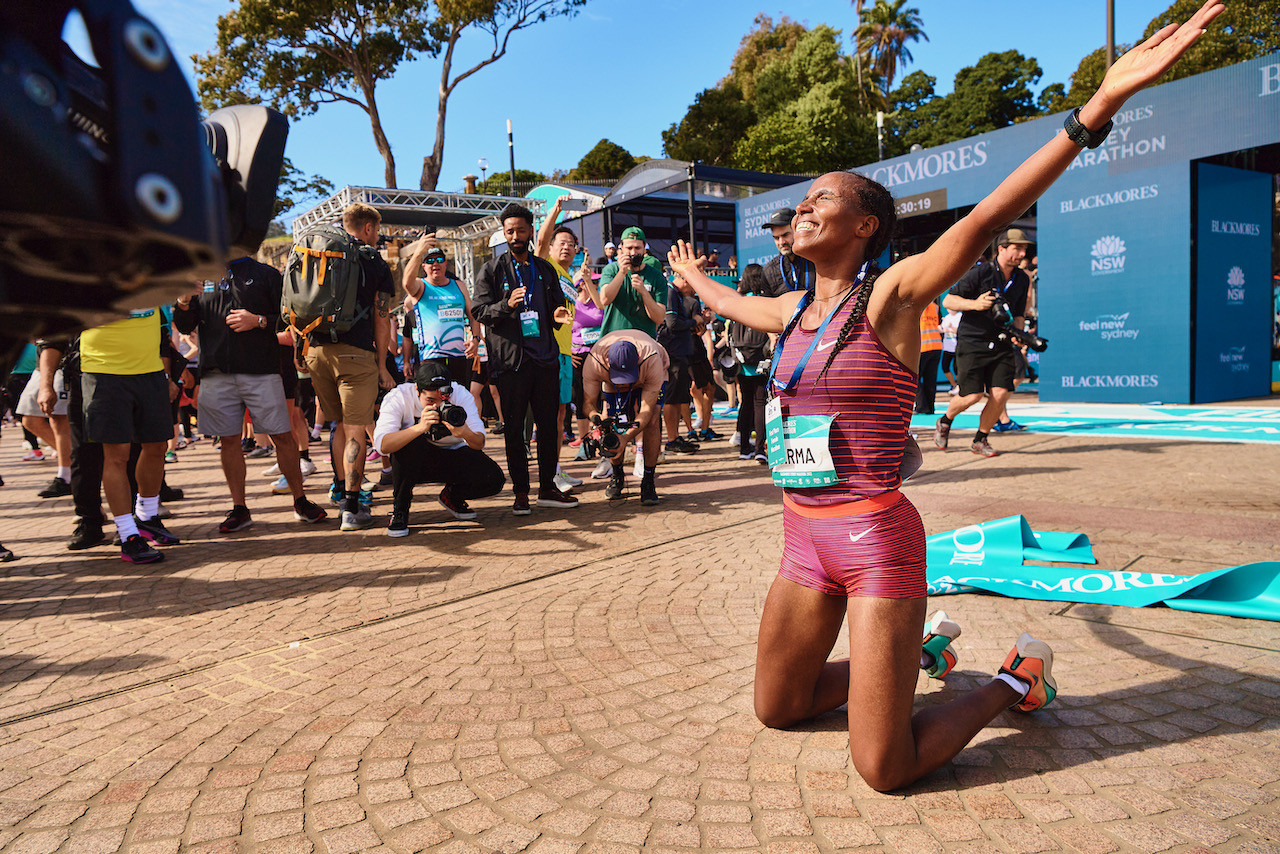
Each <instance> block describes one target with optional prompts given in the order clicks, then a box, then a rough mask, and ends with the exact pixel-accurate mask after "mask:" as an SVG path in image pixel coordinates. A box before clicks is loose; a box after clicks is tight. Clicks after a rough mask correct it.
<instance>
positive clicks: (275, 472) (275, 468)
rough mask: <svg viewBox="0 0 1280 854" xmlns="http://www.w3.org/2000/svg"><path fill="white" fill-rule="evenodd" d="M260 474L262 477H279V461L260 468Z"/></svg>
mask: <svg viewBox="0 0 1280 854" xmlns="http://www.w3.org/2000/svg"><path fill="white" fill-rule="evenodd" d="M262 476H263V477H279V476H280V464H279V463H276V464H274V465H272V466H271V467H270V468H265V469H263V470H262Z"/></svg>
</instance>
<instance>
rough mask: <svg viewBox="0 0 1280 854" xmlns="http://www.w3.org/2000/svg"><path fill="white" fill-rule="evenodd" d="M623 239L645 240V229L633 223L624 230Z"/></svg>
mask: <svg viewBox="0 0 1280 854" xmlns="http://www.w3.org/2000/svg"><path fill="white" fill-rule="evenodd" d="M622 239H623V240H640V241H644V240H645V236H644V229H643V228H640V227H639V226H637V225H633V226H630V227H628V228H625V229H623V231H622Z"/></svg>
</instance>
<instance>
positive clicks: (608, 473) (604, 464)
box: [591, 457, 613, 480]
mask: <svg viewBox="0 0 1280 854" xmlns="http://www.w3.org/2000/svg"><path fill="white" fill-rule="evenodd" d="M611 477H613V463H611V462H609V459H608V457H601V458H600V462H598V463H596V467H595V469H594V470H593V471H592V472H591V479H592V480H608V479H609V478H611Z"/></svg>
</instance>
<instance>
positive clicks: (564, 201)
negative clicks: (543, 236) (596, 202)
mask: <svg viewBox="0 0 1280 854" xmlns="http://www.w3.org/2000/svg"><path fill="white" fill-rule="evenodd" d="M586 209H587V200H586V199H575V198H573V197H572V196H561V197H560V210H561V211H564V212H566V213H568V212H578V211H585V210H586Z"/></svg>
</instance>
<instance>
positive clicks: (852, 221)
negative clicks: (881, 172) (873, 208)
mask: <svg viewBox="0 0 1280 854" xmlns="http://www.w3.org/2000/svg"><path fill="white" fill-rule="evenodd" d="M857 181H858V178H857V177H856V176H854V175H852V174H850V173H848V172H829V173H827V174H826V175H823V176H822V177H821V178H818V179H817V180H815V181H814V182H813V184H812V186H810V187H809V192H808V193H807V194H806V195H805V197H804V199H803V200H802V201H801V202H800V204H799V205H797V206H796V216H795V219H794V220H793V225H794V229H795V251H796V254H798V255H800V256H801V257H802V258H808V259H809V260H810V261H817V260H818V259H819V258H820V257H822V256H825V255H827V254H829V253H830V252H831V251H832V250H833V249H835V250H838V251H840V252H847V251H848V249H849V246H850V243H851V242H852V241H855V240H858V239H859V238H861V239H864V240H865V239H866V238H867V237H869V236H870V234H872V233H874V232H875V226H876V225H878V222H879V221H878V220H877V219H876V217H874V216H872V215H869V214H867V213H865V212H863V210H862V205H861V203H860V202H859V200H858V194H857V190H856V187H857ZM868 224H869V225H870V228H869V229H868V228H866V226H867V225H868ZM860 232H866V234H861V233H860Z"/></svg>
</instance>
